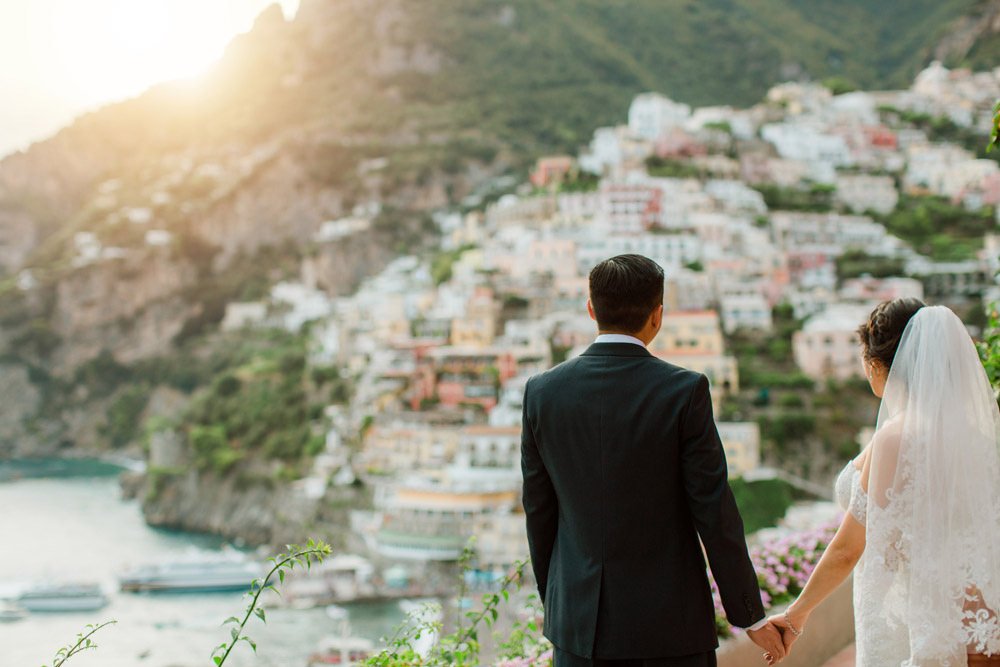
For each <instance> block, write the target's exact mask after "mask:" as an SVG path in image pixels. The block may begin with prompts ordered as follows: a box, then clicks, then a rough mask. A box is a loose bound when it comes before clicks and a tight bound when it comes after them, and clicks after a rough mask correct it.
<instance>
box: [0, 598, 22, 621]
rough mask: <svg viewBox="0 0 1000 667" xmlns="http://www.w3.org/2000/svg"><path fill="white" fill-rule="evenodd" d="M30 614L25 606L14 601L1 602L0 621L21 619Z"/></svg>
mask: <svg viewBox="0 0 1000 667" xmlns="http://www.w3.org/2000/svg"><path fill="white" fill-rule="evenodd" d="M27 615H28V612H27V611H25V609H24V607H22V606H21V605H19V604H17V603H14V602H0V623H12V622H13V621H20V620H21V619H22V618H24V617H25V616H27Z"/></svg>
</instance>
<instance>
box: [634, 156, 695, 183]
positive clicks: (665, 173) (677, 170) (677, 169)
mask: <svg viewBox="0 0 1000 667" xmlns="http://www.w3.org/2000/svg"><path fill="white" fill-rule="evenodd" d="M646 171H647V172H648V173H649V175H650V176H654V177H656V178H704V176H705V174H704V172H703V171H702V170H701V169H699V168H698V167H696V166H694V165H693V164H691V163H690V162H685V161H683V160H669V159H666V158H662V157H657V156H656V155H651V156H650V157H648V158H646Z"/></svg>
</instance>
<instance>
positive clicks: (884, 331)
mask: <svg viewBox="0 0 1000 667" xmlns="http://www.w3.org/2000/svg"><path fill="white" fill-rule="evenodd" d="M925 305H926V304H925V303H924V302H923V301H921V300H920V299H913V298H901V299H893V300H892V301H884V302H882V303H880V304H879V305H877V306H875V310H873V311H872V314H871V315H869V316H868V321H867V322H865V323H864V324H862V325H861V326H860V327H858V338H860V339H861V352H862V354H863V355H864V357H865V359H866V360H871V361H876V360H877V361H879V362H881V363H882V364H883V365H884V366H885V367H886V368H892V360H893V359H894V358H895V357H896V349H897V348H898V347H899V340H900V338H902V337H903V331H904V330H905V329H906V325H907V323H908V322H909V321H910V318H911V317H913V316H914V315H915V314H916V313H917V311H918V310H920V309H921V308H923V307H924V306H925Z"/></svg>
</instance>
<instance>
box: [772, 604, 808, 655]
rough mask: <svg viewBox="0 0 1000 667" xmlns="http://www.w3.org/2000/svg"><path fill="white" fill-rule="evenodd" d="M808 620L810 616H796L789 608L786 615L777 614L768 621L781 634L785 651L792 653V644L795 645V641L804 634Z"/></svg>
mask: <svg viewBox="0 0 1000 667" xmlns="http://www.w3.org/2000/svg"><path fill="white" fill-rule="evenodd" d="M808 619H809V616H808V615H801V614H796V613H795V612H794V611H793V610H792V609H790V608H789V610H788V611H787V612H785V613H784V614H775V615H774V616H772V617H771V618H769V619H767V620H768V623H771V624H772V625H773V626H774V627H776V628H777V629H778V630H779V631H780V632H781V639H782V641H783V643H784V645H785V651H786V652H790V651H791V650H792V644H794V643H795V640H797V639H798V638H799V636H800V635H801V634H802V632H803V629H804V628H805V625H806V621H807V620H808Z"/></svg>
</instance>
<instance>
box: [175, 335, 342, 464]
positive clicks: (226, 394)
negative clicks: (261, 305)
mask: <svg viewBox="0 0 1000 667" xmlns="http://www.w3.org/2000/svg"><path fill="white" fill-rule="evenodd" d="M321 375H322V374H321ZM330 377H331V376H328V375H327V376H324V379H326V381H327V382H332V380H331V379H330ZM337 378H338V381H339V375H338V376H337ZM311 389H313V386H312V384H311V383H310V377H309V375H308V374H307V373H306V358H305V344H304V340H303V339H302V338H301V337H298V336H291V335H289V334H283V333H280V332H273V333H272V338H271V340H270V345H267V346H259V347H257V348H256V349H250V350H245V351H244V354H243V355H241V358H240V359H239V360H238V361H237V362H236V363H234V364H232V365H231V366H229V367H227V368H224V369H222V370H220V371H219V372H218V373H217V374H216V375H215V377H214V378H213V379H212V381H211V383H210V384H209V386H208V387H207V388H206V389H204V390H203V391H201V392H200V393H198V394H196V396H195V398H194V400H193V401H192V403H191V405H190V406H189V407H188V409H187V411H186V412H185V414H184V415H183V417H182V418H181V420H180V423H179V424H178V427H179V429H180V430H181V432H183V433H185V434H186V436H187V440H188V443H189V445H190V447H191V451H192V453H193V454H194V460H195V465H196V466H197V467H198V468H199V469H201V470H211V471H214V472H216V473H220V474H221V473H226V472H228V471H229V470H230V469H232V468H233V466H235V465H236V464H237V463H239V462H240V461H241V460H243V459H244V458H246V457H250V456H253V457H257V458H260V457H263V458H268V459H279V460H281V461H284V462H286V463H288V464H297V463H298V462H299V461H301V460H302V459H303V458H305V457H308V456H309V455H311V454H315V453H316V452H317V450H318V449H320V448H321V447H319V446H317V444H316V439H315V436H314V434H313V432H312V427H311V424H312V418H313V417H314V416H316V415H317V413H318V412H319V411H316V410H313V404H312V402H311V400H310V398H309V392H310V390H311ZM342 391H347V390H346V389H344V390H342ZM289 474H291V475H292V476H293V477H294V476H295V474H294V469H292V470H291V472H290V473H289Z"/></svg>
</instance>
